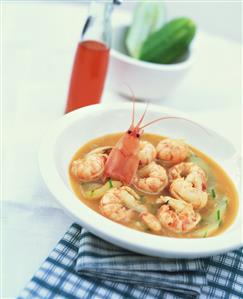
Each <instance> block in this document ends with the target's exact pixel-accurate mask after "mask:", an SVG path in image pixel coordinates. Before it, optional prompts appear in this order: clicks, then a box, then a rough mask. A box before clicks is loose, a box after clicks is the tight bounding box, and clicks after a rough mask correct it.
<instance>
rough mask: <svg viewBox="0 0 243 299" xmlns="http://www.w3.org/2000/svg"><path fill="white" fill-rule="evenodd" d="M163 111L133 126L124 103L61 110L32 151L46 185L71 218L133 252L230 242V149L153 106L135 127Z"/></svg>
mask: <svg viewBox="0 0 243 299" xmlns="http://www.w3.org/2000/svg"><path fill="white" fill-rule="evenodd" d="M143 110H144V105H136V112H137V117H135V118H139V115H142V114H143ZM171 115H173V116H175V117H176V118H169V119H166V120H161V121H158V122H155V123H152V124H151V126H147V127H144V128H142V127H143V126H144V125H142V124H140V128H141V130H135V131H134V128H135V127H136V126H135V125H134V126H130V123H131V118H132V117H131V104H121V105H116V106H110V105H94V106H90V107H86V108H82V109H79V110H77V111H75V112H72V113H69V114H68V115H65V116H64V117H63V118H62V119H61V120H60V121H58V122H57V124H56V125H54V126H53V128H52V129H51V130H50V131H49V132H48V134H47V135H46V137H45V138H44V141H43V143H42V146H41V149H40V155H39V161H40V168H41V173H42V175H43V178H44V180H45V182H46V184H47V186H48V187H49V189H50V190H51V191H52V193H53V194H54V196H55V197H56V198H57V200H58V201H59V202H60V203H61V204H62V205H63V206H64V208H65V209H66V210H67V211H68V212H69V213H71V215H72V216H73V217H74V219H75V221H76V222H78V223H80V224H81V225H82V226H83V227H85V228H86V229H88V230H89V231H90V232H92V233H94V234H95V235H97V236H99V237H101V238H103V239H105V240H107V241H109V242H112V243H114V244H116V245H118V246H121V247H124V248H127V249H130V250H133V251H136V252H140V253H143V254H149V255H154V256H160V257H188V258H194V257H200V256H208V255H212V254H218V253H221V252H225V251H227V250H229V249H233V248H237V247H239V246H240V245H241V240H240V236H241V226H240V223H241V219H240V213H238V210H239V200H238V193H237V171H238V168H237V163H235V156H236V152H235V149H234V147H233V146H232V145H231V144H230V143H229V142H228V141H227V140H225V139H224V138H223V137H222V136H220V135H218V134H216V133H215V132H213V131H212V130H210V129H208V128H205V127H202V125H198V124H196V123H195V122H192V121H191V120H189V118H188V117H187V116H185V115H183V114H181V113H180V112H178V111H175V110H171V109H167V108H164V107H161V106H160V107H156V106H153V105H151V106H150V107H149V109H148V112H147V115H146V117H145V118H146V121H145V120H144V123H150V122H153V120H154V119H156V118H161V117H166V118H168V116H171ZM185 118H186V119H187V120H185ZM143 130H144V132H143ZM137 135H138V136H137ZM124 136H125V137H124ZM127 136H128V137H127ZM124 138H125V140H124ZM127 138H128V139H127ZM129 138H130V139H129ZM134 138H135V139H134ZM131 139H132V140H133V141H132V143H131V142H130V141H131ZM134 140H136V141H135V143H134ZM131 144H132V147H131ZM134 148H135V149H136V150H134ZM226 240H227V241H226Z"/></svg>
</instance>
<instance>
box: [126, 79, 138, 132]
mask: <svg viewBox="0 0 243 299" xmlns="http://www.w3.org/2000/svg"><path fill="white" fill-rule="evenodd" d="M124 84H125V85H126V86H127V88H128V89H129V90H130V92H131V94H132V124H131V127H134V118H135V95H134V92H133V90H132V89H131V87H130V86H129V85H128V84H127V83H124Z"/></svg>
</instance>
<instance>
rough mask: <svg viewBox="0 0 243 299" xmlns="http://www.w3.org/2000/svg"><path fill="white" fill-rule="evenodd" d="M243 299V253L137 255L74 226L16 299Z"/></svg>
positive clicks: (241, 251) (242, 251)
mask: <svg viewBox="0 0 243 299" xmlns="http://www.w3.org/2000/svg"><path fill="white" fill-rule="evenodd" d="M26 298H43V299H48V298H58V299H59V298H60V299H61V298H68V299H81V298H82V299H84V298H87V299H88V298H89V299H90V298H93V299H104V298H106V299H109V298H112V299H113V298H114V299H119V298H129V299H130V298H131V299H135V298H136V299H138V298H142V299H149V298H151V299H152V298H153V299H154V298H161V299H179V298H180V299H182V298H200V299H206V298H215V299H216V298H220V299H221V298H243V249H242V248H241V249H239V250H236V251H233V252H230V253H228V254H225V255H219V256H216V257H212V258H206V259H197V260H168V259H159V258H152V257H147V256H142V255H138V254H135V253H131V252H129V251H126V250H123V249H120V248H118V247H116V246H114V245H111V244H109V243H107V242H105V241H103V240H100V239H98V238H97V237H94V236H93V235H91V234H90V233H88V232H87V231H85V230H84V229H82V228H81V227H80V226H79V225H77V224H73V225H72V226H71V227H70V229H69V230H68V232H67V233H66V234H65V235H64V237H63V238H62V239H61V240H60V242H59V243H58V244H57V246H56V247H55V248H54V250H53V251H52V252H51V254H50V256H49V257H48V258H47V259H46V260H45V261H44V263H43V264H42V266H41V267H40V269H39V270H38V271H37V272H36V274H35V275H34V277H33V278H32V279H31V281H30V282H29V283H28V284H27V286H26V287H25V289H24V290H23V291H22V292H21V294H20V296H19V297H18V299H26Z"/></svg>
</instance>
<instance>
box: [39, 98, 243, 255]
mask: <svg viewBox="0 0 243 299" xmlns="http://www.w3.org/2000/svg"><path fill="white" fill-rule="evenodd" d="M143 110H144V105H141V104H140V105H139V104H138V105H136V111H137V113H138V114H139V115H141V113H142V112H143ZM168 114H169V115H176V116H184V117H185V115H182V114H181V113H179V112H177V111H174V110H170V109H167V108H164V107H161V106H160V107H157V106H152V105H151V106H150V107H149V111H148V116H147V117H146V121H149V120H151V119H155V118H158V117H161V116H163V115H168ZM130 118H131V104H129V103H128V104H120V105H93V106H89V107H85V108H82V109H79V110H77V111H75V112H72V113H69V114H67V115H65V116H63V117H62V118H61V119H60V120H59V121H57V123H56V124H55V125H54V126H53V127H52V128H50V130H49V131H48V133H47V135H46V136H45V137H44V140H43V142H42V145H41V148H40V153H39V163H40V169H41V173H42V176H43V178H44V181H45V183H46V185H47V186H48V188H49V189H50V191H51V192H52V193H53V195H54V196H55V197H56V199H57V201H59V203H60V204H61V205H62V206H63V208H64V209H65V210H66V211H68V212H69V213H70V214H71V215H72V216H73V218H74V220H75V221H76V222H77V223H79V224H81V225H82V226H83V227H85V228H86V229H87V230H89V231H90V232H92V233H93V234H95V235H97V236H99V237H101V238H103V239H105V240H107V241H109V242H111V243H114V244H116V245H118V246H121V247H124V248H127V249H130V250H132V251H136V252H140V253H143V254H147V255H153V256H159V257H171V258H172V257H177V258H182V257H187V258H194V257H201V256H209V255H213V254H218V253H221V252H225V251H228V250H230V249H234V248H237V247H240V246H241V244H242V240H241V225H240V223H241V221H240V213H238V216H237V219H236V220H235V222H234V224H233V225H231V227H230V228H228V229H227V230H226V231H225V232H224V233H222V234H221V235H218V236H215V237H211V238H205V239H176V238H168V237H162V236H156V235H151V234H146V233H143V232H139V231H136V230H133V229H129V228H127V227H125V226H123V225H120V224H118V223H115V222H113V221H111V220H109V219H107V218H105V217H103V216H102V215H100V214H98V213H96V212H95V211H93V210H92V209H90V208H89V207H87V206H86V205H85V204H83V203H82V202H80V201H79V200H78V199H77V197H76V195H75V194H74V193H73V192H72V190H71V187H70V185H69V178H68V167H69V163H70V160H71V158H72V156H73V155H74V153H75V152H76V151H77V150H78V149H79V148H80V147H81V146H82V145H83V144H84V143H86V142H87V141H89V140H91V139H93V138H96V137H98V136H102V135H105V134H108V133H113V132H119V131H124V130H126V129H127V128H128V127H129V124H130ZM146 131H147V132H152V133H155V134H161V135H165V136H171V137H175V138H178V137H180V138H184V139H186V140H187V141H188V143H190V144H191V145H193V146H195V147H197V148H199V149H201V150H202V151H203V152H205V153H206V154H208V155H209V156H211V157H212V158H214V159H215V160H216V161H218V162H219V163H220V164H221V165H223V166H225V169H226V171H228V173H229V175H230V176H231V178H232V179H233V180H234V181H235V182H236V183H237V177H236V175H237V165H236V164H235V160H234V156H235V150H234V147H233V146H232V145H231V144H230V143H229V142H228V141H227V140H225V139H224V138H223V137H221V136H219V135H217V134H216V133H214V132H213V131H211V130H209V129H208V131H207V132H205V131H204V130H202V129H200V128H199V127H198V126H195V125H193V124H191V123H189V122H186V121H183V120H175V119H171V120H167V121H162V122H158V123H155V124H153V125H152V126H151V127H149V128H147V130H146Z"/></svg>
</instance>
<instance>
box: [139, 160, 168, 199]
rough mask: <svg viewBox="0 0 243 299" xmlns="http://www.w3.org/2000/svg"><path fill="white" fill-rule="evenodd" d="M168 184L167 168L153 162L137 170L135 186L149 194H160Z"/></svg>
mask: <svg viewBox="0 0 243 299" xmlns="http://www.w3.org/2000/svg"><path fill="white" fill-rule="evenodd" d="M167 184H168V178H167V174H166V171H165V169H164V168H163V167H162V166H161V165H158V164H156V163H155V162H151V163H149V164H148V165H146V166H144V167H143V168H141V169H139V170H138V171H137V174H136V176H135V179H134V186H135V187H136V188H137V189H138V190H140V191H142V192H145V193H148V194H159V193H160V192H161V191H162V190H163V189H164V188H165V187H166V186H167Z"/></svg>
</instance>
